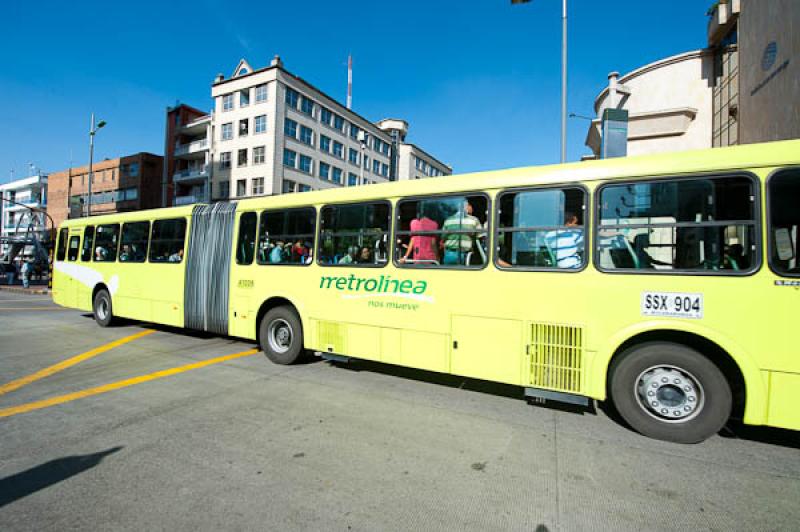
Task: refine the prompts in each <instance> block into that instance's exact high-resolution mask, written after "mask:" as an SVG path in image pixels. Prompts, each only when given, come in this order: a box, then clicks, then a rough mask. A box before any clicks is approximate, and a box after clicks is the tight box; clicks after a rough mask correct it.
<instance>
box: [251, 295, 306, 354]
mask: <svg viewBox="0 0 800 532" xmlns="http://www.w3.org/2000/svg"><path fill="white" fill-rule="evenodd" d="M258 339H259V343H260V344H261V350H262V351H264V354H265V355H266V356H267V358H268V359H270V360H271V361H272V362H274V363H275V364H283V365H286V364H294V363H295V362H297V360H298V359H300V357H301V356H302V354H303V326H302V324H301V323H300V317H299V316H298V315H297V313H296V312H295V311H294V310H293V309H291V308H289V307H286V306H282V307H275V308H273V309H271V310H269V311H268V312H267V313H266V314H265V315H264V317H263V318H262V319H261V323H260V324H259V326H258Z"/></svg>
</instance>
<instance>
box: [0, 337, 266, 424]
mask: <svg viewBox="0 0 800 532" xmlns="http://www.w3.org/2000/svg"><path fill="white" fill-rule="evenodd" d="M258 352H259V351H258V349H248V350H247V351H242V352H241V353H234V354H232V355H225V356H221V357H217V358H212V359H210V360H204V361H202V362H195V363H192V364H186V365H185V366H178V367H177V368H170V369H165V370H161V371H156V372H155V373H149V374H147V375H141V376H139V377H133V378H130V379H125V380H121V381H117V382H112V383H110V384H104V385H102V386H96V387H94V388H89V389H86V390H82V391H80V392H73V393H68V394H65V395H59V396H58V397H51V398H50V399H43V400H41V401H34V402H32V403H26V404H24V405H19V406H12V407H9V408H3V409H0V418H3V417H10V416H15V415H17V414H24V413H25V412H31V411H33V410H40V409H42V408H47V407H48V406H55V405H60V404H63V403H68V402H70V401H74V400H76V399H83V398H84V397H91V396H93V395H98V394H101V393H106V392H110V391H113V390H119V389H120V388H127V387H128V386H133V385H135V384H141V383H143V382H148V381H153V380H156V379H161V378H164V377H169V376H170V375H175V374H177V373H183V372H184V371H190V370H193V369H199V368H204V367H206V366H211V365H213V364H219V363H220V362H227V361H228V360H234V359H237V358H242V357H247V356H251V355H255V354H256V353H258Z"/></svg>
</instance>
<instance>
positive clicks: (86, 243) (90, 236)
mask: <svg viewBox="0 0 800 532" xmlns="http://www.w3.org/2000/svg"><path fill="white" fill-rule="evenodd" d="M93 244H94V226H93V225H87V226H86V228H85V229H84V230H83V249H82V250H81V261H83V262H89V261H90V260H92V245H93Z"/></svg>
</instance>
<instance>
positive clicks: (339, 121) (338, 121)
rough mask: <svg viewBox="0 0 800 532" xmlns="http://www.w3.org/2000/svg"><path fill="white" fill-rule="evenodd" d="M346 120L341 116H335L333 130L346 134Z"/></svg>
mask: <svg viewBox="0 0 800 532" xmlns="http://www.w3.org/2000/svg"><path fill="white" fill-rule="evenodd" d="M344 123H345V122H344V118H342V117H341V116H339V115H334V116H333V128H334V129H338V130H339V131H341V132H342V133H344Z"/></svg>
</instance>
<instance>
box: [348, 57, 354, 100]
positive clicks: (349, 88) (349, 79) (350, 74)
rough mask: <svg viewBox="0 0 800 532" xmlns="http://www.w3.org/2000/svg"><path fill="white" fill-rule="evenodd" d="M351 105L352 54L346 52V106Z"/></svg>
mask: <svg viewBox="0 0 800 532" xmlns="http://www.w3.org/2000/svg"><path fill="white" fill-rule="evenodd" d="M352 107H353V55H352V54H347V108H348V109H351V108H352Z"/></svg>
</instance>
